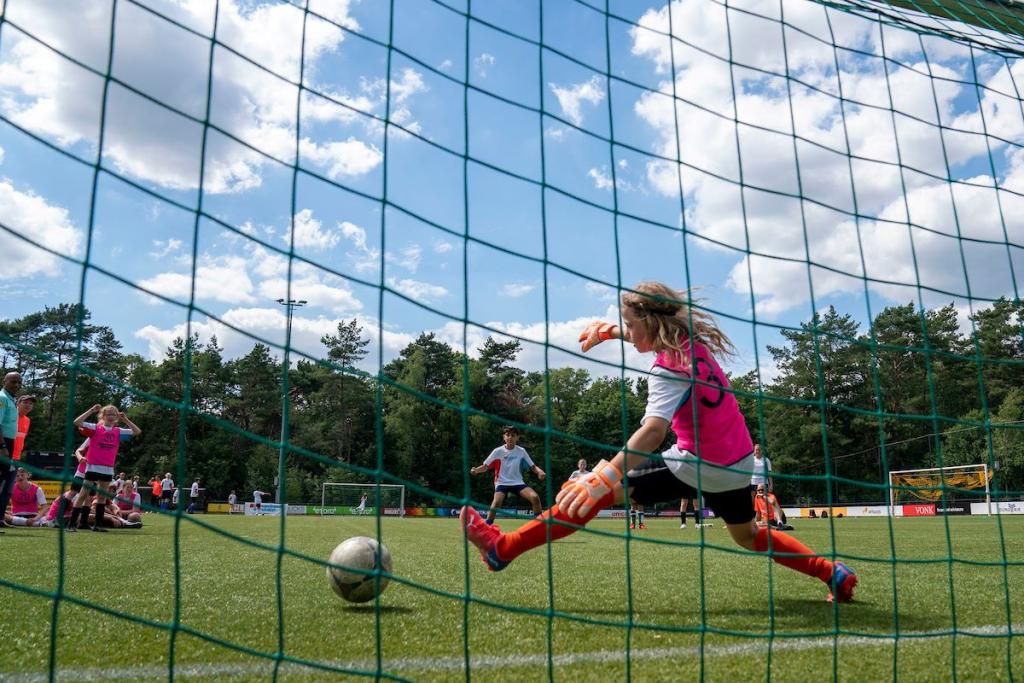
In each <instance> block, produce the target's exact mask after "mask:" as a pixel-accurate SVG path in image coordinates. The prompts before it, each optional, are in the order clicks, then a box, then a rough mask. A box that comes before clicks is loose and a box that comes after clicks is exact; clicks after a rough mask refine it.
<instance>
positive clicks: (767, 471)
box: [764, 458, 772, 477]
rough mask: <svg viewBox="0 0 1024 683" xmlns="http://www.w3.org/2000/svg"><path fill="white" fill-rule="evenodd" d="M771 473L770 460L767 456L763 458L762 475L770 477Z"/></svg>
mask: <svg viewBox="0 0 1024 683" xmlns="http://www.w3.org/2000/svg"><path fill="white" fill-rule="evenodd" d="M771 475H772V461H771V460H769V459H768V458H765V459H764V476H766V477H770V476H771Z"/></svg>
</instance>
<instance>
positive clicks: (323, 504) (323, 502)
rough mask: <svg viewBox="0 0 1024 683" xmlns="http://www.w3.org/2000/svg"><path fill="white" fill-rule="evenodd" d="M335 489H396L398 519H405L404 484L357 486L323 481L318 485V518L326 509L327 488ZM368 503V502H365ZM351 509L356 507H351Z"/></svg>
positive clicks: (356, 484) (341, 482)
mask: <svg viewBox="0 0 1024 683" xmlns="http://www.w3.org/2000/svg"><path fill="white" fill-rule="evenodd" d="M329 486H330V487H332V488H333V487H337V488H357V489H362V490H363V491H370V490H371V489H377V488H382V489H398V501H399V504H398V509H399V510H401V512H399V513H398V516H399V517H405V485H404V484H377V483H364V484H358V483H355V482H350V481H325V482H323V483H321V484H320V516H321V517H323V516H324V514H325V513H324V508H325V507H327V487H329ZM367 502H369V501H367ZM351 507H356V505H353V506H351Z"/></svg>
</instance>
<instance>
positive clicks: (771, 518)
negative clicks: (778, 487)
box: [754, 484, 793, 531]
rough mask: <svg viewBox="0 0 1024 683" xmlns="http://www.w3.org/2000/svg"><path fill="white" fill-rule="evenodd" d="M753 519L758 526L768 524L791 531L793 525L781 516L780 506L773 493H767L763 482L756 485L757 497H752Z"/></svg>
mask: <svg viewBox="0 0 1024 683" xmlns="http://www.w3.org/2000/svg"><path fill="white" fill-rule="evenodd" d="M754 512H755V515H756V517H755V519H754V521H755V522H757V525H758V526H759V527H763V526H770V527H774V528H776V529H783V530H786V531H791V530H792V529H793V527H791V526H790V525H789V524H786V522H785V520H784V519H783V518H782V506H781V505H779V499H778V498H776V497H775V494H774V493H768V492H767V491H766V490H765V485H764V484H758V485H757V497H756V498H755V499H754Z"/></svg>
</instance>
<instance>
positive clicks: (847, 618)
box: [562, 598, 935, 633]
mask: <svg viewBox="0 0 1024 683" xmlns="http://www.w3.org/2000/svg"><path fill="white" fill-rule="evenodd" d="M562 611H564V612H565V613H566V614H571V615H574V616H592V617H605V618H611V619H615V620H621V621H626V620H628V618H629V613H628V612H627V611H626V610H624V609H611V608H606V609H602V608H595V609H573V610H562ZM704 614H705V616H706V618H707V619H706V621H707V623H708V624H709V625H711V626H721V627H726V628H727V627H728V626H727V625H726V624H724V623H722V622H723V621H731V620H733V619H736V620H738V623H742V624H744V626H743V627H742V628H743V629H746V628H748V625H749V624H750V623H758V624H764V626H765V630H766V632H767V626H768V606H767V605H760V606H757V607H735V608H729V607H725V608H709V609H707V610H705V612H704ZM683 615H691V616H692V617H698V615H699V610H698V609H697V608H696V606H693V605H690V606H685V605H679V606H676V607H669V606H666V607H660V608H656V609H649V608H646V607H645V608H641V609H636V610H634V611H633V619H634V620H635V623H638V624H643V623H644V622H645V621H646V620H647V618H648V617H651V616H658V617H662V616H677V617H682V618H685V617H683ZM834 615H835V613H834V612H833V607H832V605H831V604H830V603H828V602H825V599H824V598H822V599H820V600H804V599H799V598H779V599H776V600H775V628H776V631H778V632H785V631H817V630H830V629H832V628H833V627H834V626H835V620H834ZM899 617H900V622H899V623H900V631H926V630H930V629H933V628H935V619H934V616H928V615H921V616H915V615H914V614H913V613H910V612H906V611H902V610H901V611H900V615H899ZM698 619H699V617H698ZM698 619H693V618H686V619H685V622H684V621H682V619H681V623H678V624H672V626H680V627H684V628H696V627H699V626H700V621H699V620H698ZM839 624H840V626H841V627H843V628H848V629H849V628H853V629H856V630H858V631H859V630H866V631H879V632H883V633H891V632H892V631H893V618H892V610H891V609H890V608H889V607H888V606H885V605H875V604H873V603H869V602H863V601H856V602H853V603H850V604H844V605H840V606H839Z"/></svg>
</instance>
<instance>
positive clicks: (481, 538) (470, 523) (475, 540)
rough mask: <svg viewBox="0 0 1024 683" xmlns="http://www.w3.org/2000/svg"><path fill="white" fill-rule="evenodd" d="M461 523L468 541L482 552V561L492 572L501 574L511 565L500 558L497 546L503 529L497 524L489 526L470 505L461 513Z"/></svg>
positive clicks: (464, 507)
mask: <svg viewBox="0 0 1024 683" xmlns="http://www.w3.org/2000/svg"><path fill="white" fill-rule="evenodd" d="M459 522H460V523H461V524H462V528H463V530H464V531H465V532H466V539H467V540H468V541H469V542H470V543H472V544H473V545H475V546H476V547H477V550H479V551H480V559H481V560H483V562H484V564H486V565H487V568H488V569H490V570H491V571H492V572H500V571H501V570H502V569H504V568H505V567H507V566H508V565H509V563H508V562H506V561H505V560H503V559H501V558H500V557H498V553H497V545H498V539H499V538H501V528H499V527H498V525H497V524H488V523H487V521H486V520H485V519H484V518H483V517H481V516H480V513H479V512H477V511H476V510H474V509H473V508H471V507H470V506H468V505H465V506H463V508H462V510H461V511H459Z"/></svg>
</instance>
